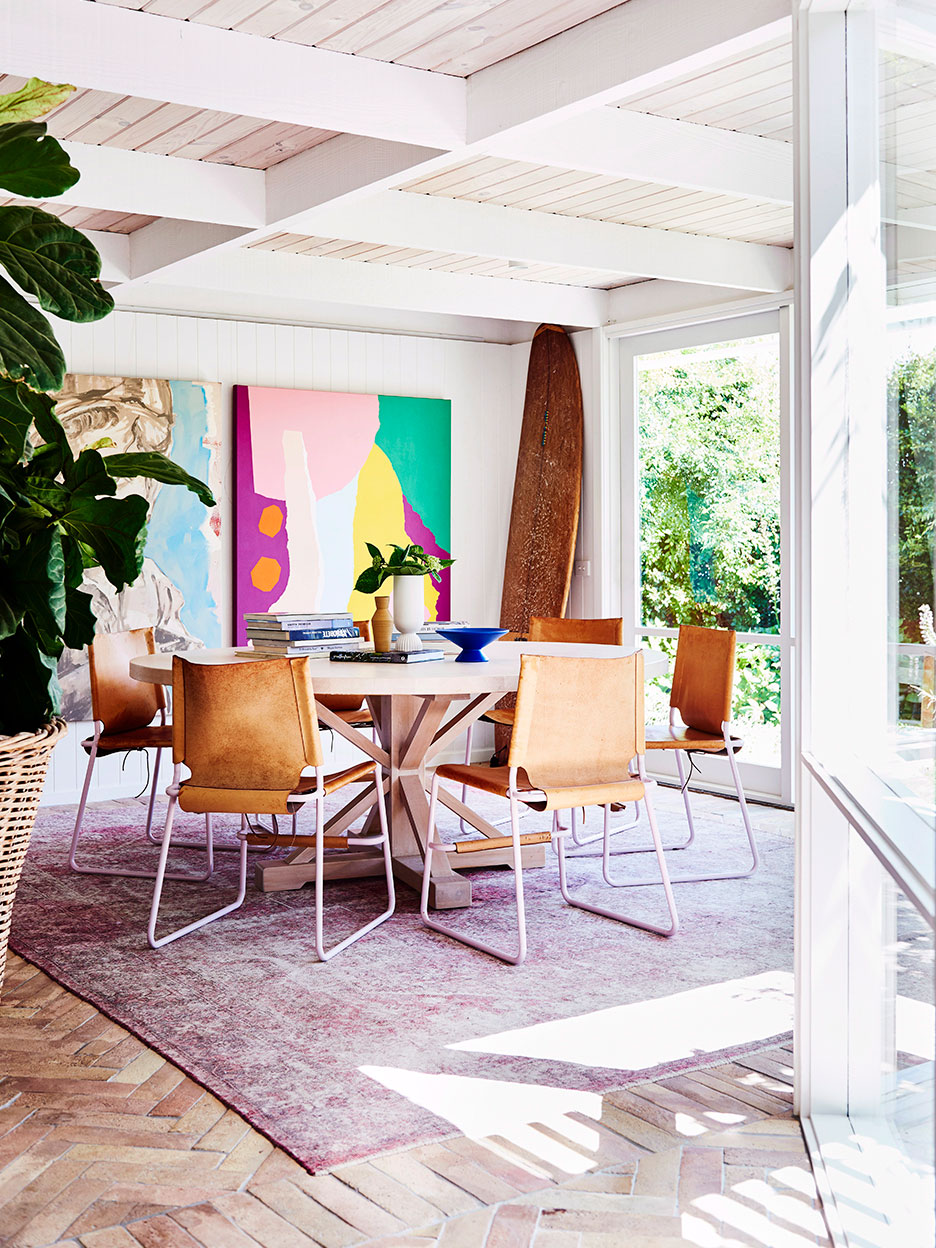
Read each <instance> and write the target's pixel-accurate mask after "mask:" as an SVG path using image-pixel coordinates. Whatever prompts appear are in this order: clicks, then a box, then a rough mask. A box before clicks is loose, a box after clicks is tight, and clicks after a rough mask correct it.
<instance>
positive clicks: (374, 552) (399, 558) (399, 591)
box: [354, 542, 455, 650]
mask: <svg viewBox="0 0 936 1248" xmlns="http://www.w3.org/2000/svg"><path fill="white" fill-rule="evenodd" d="M367 550H368V553H369V554H370V556H371V565H370V567H369V568H365V569H364V571H363V572H362V573H361V574H360V576H359V577H358V578H357V581H356V582H355V585H354V588H355V589H356V590H358V591H359V592H360V593H362V594H376V593H377V591H378V590H379V589H380V587H381V586H382V585H383V584H384V582H385V581H387V580H389V579H390V578H391V577H392V578H393V622H394V624H395V625H396V629H397V632H398V633H399V634H400V635H399V637H398V638H397V640H396V649H397V650H421V649H422V641H421V640H420V637H419V629H420V628H421V627H422V623H423V620H424V619H425V612H424V600H425V594H424V586H423V577H426V576H431V577H432V579H433V580H434V581H436V582H438V581H440V580H441V579H442V571H443V569H444V568H450V567H451V566H452V564H453V563H454V562H455V560H454V559H440V558H439V557H438V556H437V555H427V554H426V552H425V550H424V549H423V548H422V546H418V545H416V544H415V543H410V545H408V546H398V545H396V543H392V544H391V545H390V547H389V550H390V554H389V555H388V556H387V557H386V558H384V555H383V552H382V551H381V549H380V547H379V546H375V545H373V543H371V542H368V543H367Z"/></svg>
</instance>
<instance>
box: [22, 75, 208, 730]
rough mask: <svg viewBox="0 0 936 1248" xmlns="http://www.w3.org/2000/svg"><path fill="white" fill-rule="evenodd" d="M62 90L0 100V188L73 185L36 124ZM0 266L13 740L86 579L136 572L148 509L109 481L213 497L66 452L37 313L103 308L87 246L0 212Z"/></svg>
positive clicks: (53, 353)
mask: <svg viewBox="0 0 936 1248" xmlns="http://www.w3.org/2000/svg"><path fill="white" fill-rule="evenodd" d="M73 90H74V87H71V86H68V85H67V84H55V83H46V82H42V81H41V80H40V79H38V78H31V79H30V80H29V82H28V83H27V84H26V85H25V86H24V87H22V88H21V89H20V90H19V91H15V92H13V93H12V94H10V95H6V96H0V188H2V189H3V190H5V191H8V192H10V193H12V194H14V195H28V196H30V197H32V198H38V197H41V198H43V199H48V198H51V197H53V196H55V195H61V194H62V193H63V192H64V191H66V190H67V189H68V188H69V187H70V186H73V185H74V183H75V182H76V181H77V180H78V177H79V174H78V170H77V169H75V168H74V166H73V165H72V164H71V162H70V161H69V159H68V155H67V154H66V152H65V151H64V149H63V148H62V146H61V145H60V144H59V143H58V142H57V141H56V140H55V139H54V138H52V137H51V136H50V135H48V134H47V133H46V126H45V123H44V122H38V121H36V120H35V118H36V117H38V116H41V115H42V114H43V113H46V112H48V111H49V110H50V109H52V108H55V107H56V106H57V105H59V104H61V103H62V101H63V100H64V99H66V98H67V97H68V95H69V94H70V93H71V92H72V91H73ZM0 267H2V268H3V269H4V270H5V271H6V275H7V278H8V279H9V280H6V279H5V278H3V277H2V276H0V733H16V732H23V731H34V730H35V729H37V728H38V727H39V726H40V725H41V724H43V723H44V722H46V721H48V720H49V719H50V718H52V717H53V716H54V715H55V714H57V713H58V711H59V709H60V706H61V690H60V688H59V683H58V677H57V675H56V668H57V664H58V659H59V656H60V655H61V653H62V650H63V649H64V647H65V646H69V647H74V648H80V647H82V646H85V645H87V644H88V643H89V642H90V641H92V640H93V638H94V629H95V618H94V612H93V611H92V609H91V595H90V594H88V593H87V592H86V591H85V590H84V589H83V588H82V580H83V576H84V572H85V569H87V568H94V567H100V568H101V569H102V570H103V572H104V575H105V576H106V577H107V579H108V580H109V581H110V583H111V585H113V586H114V588H115V589H117V590H120V589H123V588H125V587H126V586H127V585H131V584H132V583H133V582H134V581H135V580H136V578H137V577H138V576H139V574H140V571H141V569H142V566H143V550H144V546H145V543H146V521H147V515H148V510H149V505H148V503H147V500H146V499H145V498H144V497H143V496H142V495H140V494H126V495H124V496H123V497H119V498H118V497H117V496H116V495H117V485H116V482H117V481H118V480H120V479H123V478H130V477H146V478H149V479H150V480H155V481H160V482H164V483H166V484H169V485H183V486H185V487H186V488H187V489H189V490H191V491H192V492H193V493H194V494H196V495H197V496H198V498H199V499H200V500H201V501H202V502H203V503H204V504H205V505H206V506H209V507H210V506H212V505H213V504H214V501H215V500H214V497H213V496H212V493H211V491H210V490H209V489H208V487H207V486H206V485H205V484H204V483H203V482H201V481H199V480H197V479H196V478H195V477H192V476H190V475H189V473H187V472H186V471H185V470H184V469H183V468H181V467H179V465H178V464H175V463H173V462H172V460H170V459H168V458H167V457H166V456H165V455H161V454H159V453H158V452H155V451H146V452H140V453H128V454H115V455H108V454H107V450H108V448H110V447H113V446H114V445H115V444H114V443H113V442H112V441H111V439H109V438H102V439H101V440H100V441H99V442H98V443H96V444H95V445H94V446H91V447H86V448H85V449H84V450H83V451H82V452H81V454H79V455H77V456H76V455H75V454H74V453H73V451H72V449H71V447H70V446H69V443H68V438H67V437H66V434H65V430H64V428H63V427H62V424H61V422H60V421H59V419H58V417H57V416H56V414H55V400H54V398H53V395H54V394H55V393H56V392H57V391H58V390H59V389H61V386H62V382H63V381H64V379H65V369H66V365H65V356H64V354H63V352H62V349H61V347H60V346H59V344H58V342H57V341H56V338H55V334H54V332H53V329H52V326H51V325H50V324H49V321H48V320H47V319H46V317H45V316H44V315H43V312H50V313H52V314H53V315H55V316H59V317H62V318H63V319H65V320H69V321H77V322H86V321H96V320H99V319H100V318H101V317H103V316H106V315H107V314H108V313H109V312H110V311H111V310H112V309H113V306H114V301H113V299H112V297H111V295H110V294H109V293H108V291H107V290H105V288H104V287H103V286H102V285H101V281H100V274H101V258H100V256H99V254H98V252H97V249H96V248H95V247H94V246H93V244H92V243H91V242H90V241H89V240H88V239H87V238H85V237H84V235H83V234H81V233H79V231H78V230H76V229H73V228H72V227H71V226H69V225H66V224H65V223H64V222H63V221H60V220H59V218H58V217H56V216H53V215H52V214H51V213H48V212H44V211H43V210H42V209H40V208H34V207H31V206H29V205H24V204H8V205H3V206H0ZM37 304H38V307H37V306H36V305H37Z"/></svg>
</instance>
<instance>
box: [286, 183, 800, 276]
mask: <svg viewBox="0 0 936 1248" xmlns="http://www.w3.org/2000/svg"><path fill="white" fill-rule="evenodd" d="M305 228H307V229H308V231H309V232H310V233H316V234H323V235H325V236H326V237H329V238H346V239H350V240H353V241H355V242H364V243H383V244H389V245H393V246H397V247H420V248H423V249H425V250H428V251H455V252H459V253H464V254H466V255H479V256H494V257H498V258H502V259H506V260H521V261H524V262H526V263H530V264H551V265H562V266H571V267H574V268H584V269H599V270H602V271H604V272H608V273H615V274H621V275H622V277H623V276H627V277H630V276H633V277H657V278H669V279H673V280H676V281H686V282H704V283H706V284H708V285H712V286H734V287H740V288H742V289H744V290H759V291H768V290H786V288H787V287H788V286H789V285H790V282H791V280H792V267H791V266H792V252H790V251H789V250H788V249H786V248H784V247H769V246H765V245H763V244H761V243H740V242H736V241H734V240H731V239H721V238H711V237H703V236H702V235H698V234H681V233H678V232H677V231H675V230H656V229H647V228H645V227H641V226H633V225H617V224H614V223H612V222H608V221H589V220H585V219H583V218H581V217H563V216H558V215H556V214H554V213H548V212H530V211H527V210H525V209H521V208H504V207H500V206H499V205H495V204H478V203H474V202H472V201H468V200H462V199H446V198H443V197H442V196H437V195H417V194H414V193H412V192H409V191H386V192H384V193H383V194H381V195H375V196H372V197H371V198H369V199H365V200H360V201H358V202H356V203H348V204H343V205H342V206H341V207H340V208H336V209H332V208H331V207H330V206H328V205H326V206H324V207H322V208H320V209H315V210H313V211H312V212H310V213H308V214H306V218H305Z"/></svg>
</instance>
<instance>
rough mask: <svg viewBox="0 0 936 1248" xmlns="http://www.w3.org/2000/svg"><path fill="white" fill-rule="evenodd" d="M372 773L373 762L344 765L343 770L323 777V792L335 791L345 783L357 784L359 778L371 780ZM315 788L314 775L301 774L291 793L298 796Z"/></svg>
mask: <svg viewBox="0 0 936 1248" xmlns="http://www.w3.org/2000/svg"><path fill="white" fill-rule="evenodd" d="M373 775H374V764H373V763H371V762H366V763H355V765H354V766H353V767H346V768H345V769H344V771H336V772H334V773H333V774H332V775H330V776H326V777H325V793H326V796H327V795H328V794H329V793H337V792H338V790H339V789H343V788H344V787H345V785H347V784H358V783H360V781H361V780H371V779H373ZM314 789H315V776H303V777H302V779H301V780H300V781H299V783H298V784H297V785H296V787H295V788H294V789H293V795H295V796H297V797H300V796H302V795H304V794H306V793H311V792H313V790H314Z"/></svg>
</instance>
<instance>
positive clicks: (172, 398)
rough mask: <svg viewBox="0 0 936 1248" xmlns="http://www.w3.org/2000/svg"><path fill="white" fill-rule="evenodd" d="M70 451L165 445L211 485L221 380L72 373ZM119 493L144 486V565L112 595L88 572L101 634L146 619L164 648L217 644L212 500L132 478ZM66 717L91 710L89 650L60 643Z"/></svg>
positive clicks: (67, 400)
mask: <svg viewBox="0 0 936 1248" xmlns="http://www.w3.org/2000/svg"><path fill="white" fill-rule="evenodd" d="M55 410H56V412H57V414H58V417H59V419H60V420H61V422H62V424H63V425H64V427H65V432H66V434H67V435H68V441H69V444H70V446H71V448H72V450H73V451H74V452H75V454H76V455H77V454H78V453H79V452H80V451H82V450H84V449H85V447H88V446H91V445H93V444H95V443H99V442H100V440H101V439H102V438H109V439H110V441H111V442H112V443H113V444H114V445H113V446H110V447H106V446H105V447H102V448H101V449H102V453H103V454H105V455H106V454H107V453H108V451H111V452H112V453H117V452H126V451H162V452H163V453H164V454H165V455H168V456H170V458H172V459H174V460H175V461H176V463H178V464H181V466H182V467H183V468H185V469H186V470H187V471H188V472H190V473H192V474H193V475H194V476H196V477H200V478H201V480H202V481H205V482H207V483H208V485H209V486H210V487H211V489H212V491H213V493H214V494H215V497H217V496H218V493H219V488H220V486H221V457H220V448H221V440H220V436H221V435H220V417H221V385H220V383H219V382H196V381H163V380H157V379H154V378H141V377H135V378H127V377H93V376H83V375H78V374H69V375H68V376H67V377H66V378H65V385H64V387H63V388H62V391H61V393H60V394H59V395H58V396H57V400H56V408H55ZM117 494H118V496H123V495H125V494H143V495H144V496H145V497H146V498H147V500H148V501H149V504H150V512H149V520H148V523H147V537H146V548H145V557H144V561H143V571H142V573H141V574H140V577H139V579H138V580H137V581H136V582H135V584H133V585H131V586H130V587H129V588H128V589H125V590H123V591H122V592H121V593H119V594H118V593H117V592H116V591H115V589H114V588H113V586H112V585H111V584H110V582H109V581H108V580H107V579H106V577H105V576H104V574H103V573H102V572H101V570H100V568H92V569H89V570H88V571H87V572H86V573H85V581H84V588H85V589H86V590H87V591H88V592H89V593H90V594H91V596H92V598H93V609H94V613H95V616H96V618H97V627H98V631H100V632H107V633H111V632H120V631H123V630H124V629H128V628H145V627H147V626H149V625H152V626H153V627H154V628H155V631H156V644H157V646H158V648H159V649H161V650H186V649H190V648H192V647H193V646H199V645H205V646H220V645H221V644H222V640H223V638H222V623H221V611H220V605H219V603H220V593H221V582H222V577H223V569H222V560H221V528H220V513H219V511H218V508H217V507H215V508H212V509H211V510H208V509H207V508H206V507H205V506H204V504H203V503H201V502H199V500H198V499H197V498H196V497H195V495H194V494H191V493H189V491H188V490H184V489H180V488H179V487H177V486H171V485H161V484H160V483H159V482H158V481H148V480H145V479H143V478H135V479H133V480H130V481H121V482H118V484H117ZM59 679H60V680H61V683H62V693H63V711H62V713H63V715H64V716H65V718H66V719H69V720H88V719H90V718H91V688H90V684H89V681H88V657H87V653H86V652H85V651H83V650H66V651H65V653H64V654H63V655H62V658H61V660H60V662H59Z"/></svg>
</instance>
